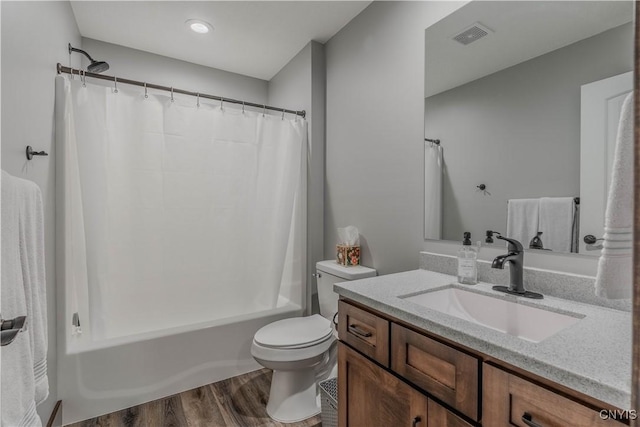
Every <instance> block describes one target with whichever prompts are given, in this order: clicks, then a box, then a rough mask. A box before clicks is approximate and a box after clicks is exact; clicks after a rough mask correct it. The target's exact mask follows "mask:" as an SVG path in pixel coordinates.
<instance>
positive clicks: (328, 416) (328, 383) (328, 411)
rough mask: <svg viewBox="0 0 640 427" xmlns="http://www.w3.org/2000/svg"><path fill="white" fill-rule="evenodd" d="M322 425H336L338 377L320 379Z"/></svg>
mask: <svg viewBox="0 0 640 427" xmlns="http://www.w3.org/2000/svg"><path fill="white" fill-rule="evenodd" d="M318 385H319V386H320V408H321V410H322V413H321V416H322V427H338V378H337V377H334V378H329V379H328V380H324V381H320V383H319V384H318Z"/></svg>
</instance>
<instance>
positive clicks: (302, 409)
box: [267, 369, 320, 423]
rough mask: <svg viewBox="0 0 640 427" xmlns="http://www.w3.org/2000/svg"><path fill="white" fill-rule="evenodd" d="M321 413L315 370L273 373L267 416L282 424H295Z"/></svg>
mask: <svg viewBox="0 0 640 427" xmlns="http://www.w3.org/2000/svg"><path fill="white" fill-rule="evenodd" d="M319 413H320V407H319V406H318V401H317V399H316V375H315V372H314V370H313V369H301V370H296V371H275V370H274V371H273V377H272V378H271V391H270V392H269V402H268V403H267V414H269V416H270V417H271V418H273V419H274V420H276V421H278V422H281V423H295V422H298V421H302V420H305V419H307V418H311V417H313V416H315V415H318V414H319Z"/></svg>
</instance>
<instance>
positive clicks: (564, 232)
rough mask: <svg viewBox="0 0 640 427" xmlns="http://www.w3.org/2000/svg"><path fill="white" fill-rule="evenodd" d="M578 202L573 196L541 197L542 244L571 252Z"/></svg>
mask: <svg viewBox="0 0 640 427" xmlns="http://www.w3.org/2000/svg"><path fill="white" fill-rule="evenodd" d="M575 214H576V204H575V201H574V198H573V197H541V198H540V223H539V225H538V231H541V232H542V236H540V238H541V239H542V244H543V246H544V248H545V249H550V250H552V251H554V252H571V248H572V246H573V244H572V242H573V237H574V236H573V232H574V230H573V226H574V220H575Z"/></svg>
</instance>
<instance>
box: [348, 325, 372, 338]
mask: <svg viewBox="0 0 640 427" xmlns="http://www.w3.org/2000/svg"><path fill="white" fill-rule="evenodd" d="M349 332H351V333H353V334H356V335H358V336H361V337H363V338H369V337H370V336H371V335H373V334H372V333H371V332H366V331H363V330H362V329H360V328H358V327H357V326H356V325H349Z"/></svg>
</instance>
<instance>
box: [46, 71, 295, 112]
mask: <svg viewBox="0 0 640 427" xmlns="http://www.w3.org/2000/svg"><path fill="white" fill-rule="evenodd" d="M57 69H58V74H62V73H66V74H71V75H73V74H76V75H78V76H86V77H93V78H94V79H100V80H108V81H111V82H115V83H123V84H128V85H133V86H143V87H146V88H148V89H157V90H164V91H167V92H173V93H180V94H183V95H191V96H199V97H200V98H205V99H213V100H214V101H222V102H230V103H232V104H241V105H244V106H247V107H256V108H262V109H263V110H271V111H278V112H281V113H283V114H284V113H289V114H295V115H297V116H301V117H302V118H305V117H306V115H307V112H306V111H304V110H302V111H296V110H287V109H286V108H278V107H272V106H270V105H264V104H256V103H255V102H246V101H239V100H237V99H232V98H223V97H221V96H215V95H207V94H206V93H198V92H192V91H189V90H184V89H176V88H174V87H170V86H161V85H157V84H153V83H146V82H140V81H137V80H130V79H121V78H120V77H116V76H105V75H104V74H98V73H90V72H86V73H85V71H84V70H79V69H77V68H71V67H65V66H64V65H62V64H60V63H58V68H57Z"/></svg>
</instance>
